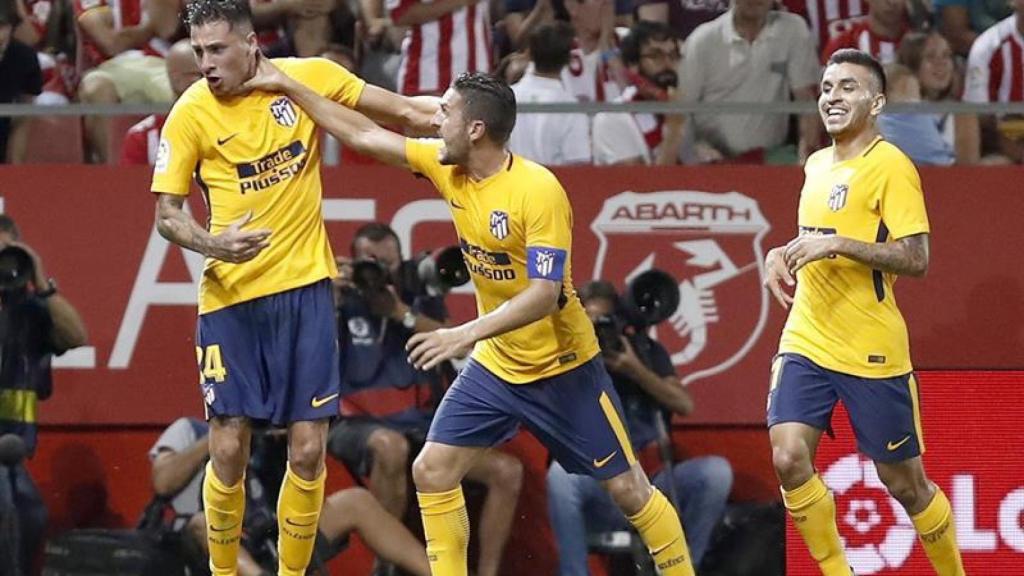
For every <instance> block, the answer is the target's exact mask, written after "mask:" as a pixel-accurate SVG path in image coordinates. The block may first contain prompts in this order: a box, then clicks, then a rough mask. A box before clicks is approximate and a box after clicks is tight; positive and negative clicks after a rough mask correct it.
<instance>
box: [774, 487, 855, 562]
mask: <svg viewBox="0 0 1024 576" xmlns="http://www.w3.org/2000/svg"><path fill="white" fill-rule="evenodd" d="M782 499H783V501H784V502H785V503H786V510H788V511H789V516H790V518H792V519H793V524H794V525H796V529H797V530H799V531H800V535H801V536H803V538H804V542H805V543H806V544H807V549H808V550H809V551H810V553H811V557H812V558H814V560H815V561H816V562H817V563H818V567H819V568H821V573H822V574H823V575H824V576H850V565H849V563H847V561H846V554H845V553H844V552H843V544H842V540H840V539H839V529H838V528H836V503H835V500H833V499H832V493H831V492H829V491H828V487H827V486H825V483H824V482H822V481H821V478H820V477H819V476H818V475H817V474H815V475H814V476H811V479H810V480H808V481H807V482H805V483H804V485H803V486H800V487H799V488H795V489H793V490H791V491H789V492H787V491H786V490H785V489H783V490H782Z"/></svg>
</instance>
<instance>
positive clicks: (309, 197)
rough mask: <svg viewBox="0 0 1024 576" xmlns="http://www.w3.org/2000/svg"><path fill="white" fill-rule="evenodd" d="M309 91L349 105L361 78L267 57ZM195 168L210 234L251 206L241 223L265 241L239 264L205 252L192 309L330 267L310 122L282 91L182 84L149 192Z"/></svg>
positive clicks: (323, 274) (315, 63) (322, 274)
mask: <svg viewBox="0 0 1024 576" xmlns="http://www.w3.org/2000/svg"><path fill="white" fill-rule="evenodd" d="M274 63H275V64H276V65H277V66H278V67H280V68H281V69H282V70H283V71H284V72H286V73H287V74H288V75H289V76H292V77H294V78H295V79H297V80H299V81H300V82H302V83H303V84H305V85H307V86H309V87H310V88H312V89H313V90H315V91H316V92H318V93H320V94H322V95H324V96H326V97H327V98H330V99H332V100H335V101H337V102H340V103H341V104H344V105H346V106H349V107H355V105H356V103H357V102H358V101H359V97H360V95H361V94H362V91H363V87H364V86H365V82H363V80H361V79H360V78H358V77H356V76H355V75H353V74H351V73H350V72H348V71H347V70H345V69H344V68H342V67H341V66H338V65H337V64H334V63H333V62H330V61H329V60H325V59H322V58H308V59H298V58H286V59H280V60H274ZM193 176H194V177H195V179H196V182H197V183H198V184H199V188H200V189H201V190H202V192H203V196H204V199H205V200H206V204H207V208H208V210H209V214H210V216H209V220H208V222H207V228H208V229H209V231H210V232H211V233H213V234H217V233H219V232H221V231H222V230H223V229H224V228H226V227H227V226H228V225H230V224H231V223H232V222H234V221H236V220H238V219H239V218H242V217H243V216H244V215H245V214H246V213H247V212H250V211H251V212H252V214H253V216H252V220H251V221H250V222H249V223H248V224H247V225H246V226H245V229H258V228H267V229H270V230H271V236H270V246H268V247H267V248H266V249H264V250H263V252H261V253H260V254H259V256H257V257H256V258H254V259H252V260H250V261H248V262H243V263H240V264H232V263H230V262H222V261H220V260H214V259H211V258H207V260H206V266H205V269H204V272H203V278H202V281H201V282H200V287H199V313H200V314H205V313H207V312H213V311H215V310H219V309H221V308H224V307H226V306H231V305H233V304H238V303H240V302H245V301H247V300H252V299H254V298H259V297H261V296H267V295H269V294H276V293H278V292H283V291H285V290H290V289H292V288H298V287H300V286H305V285H307V284H311V283H313V282H316V281H317V280H321V279H323V278H327V277H330V276H334V275H336V274H337V268H336V266H335V263H334V257H333V255H332V253H331V247H330V245H329V244H328V241H327V232H326V230H325V228H324V222H323V217H322V215H321V210H320V204H321V196H322V188H321V184H320V146H319V142H318V138H317V131H316V125H315V124H314V123H313V120H311V119H310V118H309V116H307V115H306V114H305V113H304V112H303V111H302V109H301V108H299V107H298V106H296V105H295V104H294V103H292V102H291V101H290V100H289V99H288V98H287V97H285V96H283V95H280V94H269V93H266V92H253V93H251V94H248V95H246V96H237V97H231V98H218V97H215V96H214V95H213V93H212V92H211V91H210V89H209V87H208V86H207V84H206V80H199V81H198V82H196V83H195V84H193V85H192V86H191V87H190V88H189V89H188V90H186V91H185V93H184V94H182V96H181V98H180V99H178V101H177V103H175V105H174V108H172V109H171V113H170V115H169V116H168V117H167V122H166V123H165V124H164V128H163V132H162V133H161V135H160V146H159V152H158V155H157V160H156V166H155V167H154V170H153V185H152V190H153V192H161V193H165V194H179V195H183V196H184V195H187V194H188V193H189V183H190V180H191V179H192V177H193Z"/></svg>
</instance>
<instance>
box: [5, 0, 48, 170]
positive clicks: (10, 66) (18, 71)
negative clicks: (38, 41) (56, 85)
mask: <svg viewBox="0 0 1024 576" xmlns="http://www.w3.org/2000/svg"><path fill="white" fill-rule="evenodd" d="M19 20H20V19H19V17H18V13H17V11H16V10H15V7H14V3H13V0H0V104H14V103H26V102H31V101H32V100H33V99H34V98H35V96H36V95H37V94H39V93H40V92H41V91H42V89H43V73H42V72H41V71H40V70H39V61H38V60H37V59H36V53H35V51H34V50H32V48H30V47H28V46H26V45H25V44H23V43H21V42H19V41H18V40H15V39H14V38H13V33H14V29H15V28H16V27H17V26H18V24H19ZM27 128H28V122H26V121H25V120H24V119H23V118H15V119H13V121H12V119H11V117H9V116H4V117H0V164H2V163H4V162H11V163H14V164H17V163H21V162H22V161H23V160H24V158H25V146H26V144H27V138H28V133H27V131H26V130H27Z"/></svg>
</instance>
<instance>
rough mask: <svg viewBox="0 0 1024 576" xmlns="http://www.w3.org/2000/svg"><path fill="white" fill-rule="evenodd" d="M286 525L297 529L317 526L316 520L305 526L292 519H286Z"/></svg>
mask: <svg viewBox="0 0 1024 576" xmlns="http://www.w3.org/2000/svg"><path fill="white" fill-rule="evenodd" d="M284 523H285V524H288V525H289V526H295V527H296V528H309V527H310V526H312V525H313V524H316V520H313V521H312V522H307V523H305V524H300V523H298V522H296V521H294V520H292V519H291V518H285V519H284Z"/></svg>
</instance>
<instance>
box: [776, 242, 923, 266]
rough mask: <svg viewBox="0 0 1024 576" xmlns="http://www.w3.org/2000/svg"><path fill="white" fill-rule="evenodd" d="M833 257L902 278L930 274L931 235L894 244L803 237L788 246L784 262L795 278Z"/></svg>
mask: <svg viewBox="0 0 1024 576" xmlns="http://www.w3.org/2000/svg"><path fill="white" fill-rule="evenodd" d="M833 255H839V256H844V257H846V258H849V259H851V260H856V261H857V262H860V263H861V264H864V265H865V266H869V267H871V268H873V269H875V270H880V271H882V272H888V273H891V274H897V275H900V276H916V277H921V276H924V275H925V274H926V273H927V272H928V234H926V233H921V234H914V235H912V236H906V237H904V238H900V239H899V240H896V241H895V242H861V241H859V240H854V239H852V238H845V237H843V236H818V235H801V236H798V237H796V238H794V239H793V240H792V241H790V243H789V244H788V245H787V246H786V253H785V260H786V264H787V266H788V267H789V270H790V272H791V273H792V274H796V272H797V271H798V270H800V269H801V268H803V267H804V266H806V265H807V264H810V263H811V262H814V261H816V260H821V259H822V258H828V257H831V256H833Z"/></svg>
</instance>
